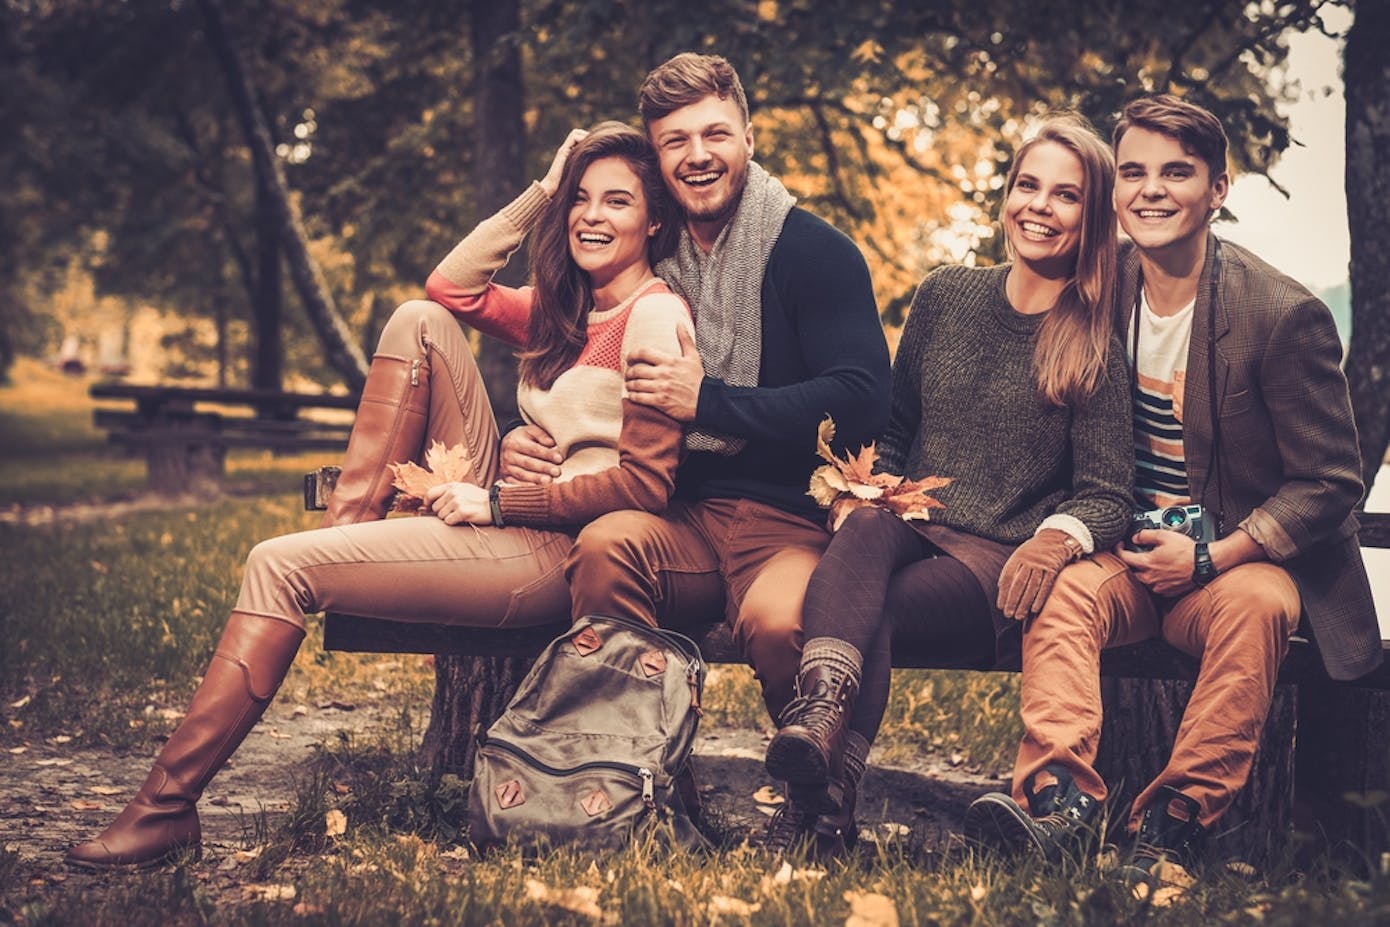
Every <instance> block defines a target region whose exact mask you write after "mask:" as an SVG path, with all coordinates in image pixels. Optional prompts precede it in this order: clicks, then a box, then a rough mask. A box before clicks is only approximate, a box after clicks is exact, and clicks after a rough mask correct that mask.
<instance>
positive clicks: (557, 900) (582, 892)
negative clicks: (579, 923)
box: [526, 879, 604, 920]
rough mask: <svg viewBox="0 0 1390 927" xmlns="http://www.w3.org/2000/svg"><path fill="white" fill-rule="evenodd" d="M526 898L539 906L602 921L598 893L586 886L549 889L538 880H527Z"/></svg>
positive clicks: (602, 915) (602, 912) (596, 890)
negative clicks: (546, 906) (545, 905)
mask: <svg viewBox="0 0 1390 927" xmlns="http://www.w3.org/2000/svg"><path fill="white" fill-rule="evenodd" d="M526 897H527V898H529V899H531V900H532V901H535V902H538V903H540V904H547V905H550V906H551V907H554V908H560V909H562V910H565V911H572V912H574V913H575V914H582V915H584V916H585V917H591V918H593V919H594V920H604V911H603V908H601V907H599V904H598V898H599V891H598V889H596V888H591V887H589V886H587V885H578V886H575V887H574V888H551V887H550V886H549V885H546V884H545V883H544V882H542V881H540V880H539V879H527V880H526Z"/></svg>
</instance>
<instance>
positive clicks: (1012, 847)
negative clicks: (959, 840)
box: [962, 793, 1043, 858]
mask: <svg viewBox="0 0 1390 927" xmlns="http://www.w3.org/2000/svg"><path fill="white" fill-rule="evenodd" d="M962 836H964V837H965V841H966V842H967V843H969V844H972V845H974V846H977V847H980V848H981V849H984V850H986V851H988V852H991V853H995V854H997V855H999V856H1002V857H1005V858H1013V857H1017V856H1022V855H1023V854H1025V853H1042V852H1043V847H1042V846H1040V845H1039V844H1038V840H1037V836H1036V835H1035V834H1034V833H1033V821H1032V819H1031V818H1029V817H1028V813H1027V812H1026V811H1024V810H1023V809H1022V808H1020V807H1019V806H1018V805H1017V804H1015V803H1014V802H1013V801H1012V800H1011V799H1010V798H1009V797H1008V796H1006V795H1002V794H997V793H990V794H988V795H982V796H980V797H979V798H977V799H975V801H973V802H971V803H970V807H969V808H967V809H966V811H965V822H964V826H963V827H962Z"/></svg>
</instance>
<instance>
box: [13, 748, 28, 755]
mask: <svg viewBox="0 0 1390 927" xmlns="http://www.w3.org/2000/svg"><path fill="white" fill-rule="evenodd" d="M10 752H11V753H13V754H14V755H15V756H19V754H21V753H28V752H29V748H28V747H11V748H10Z"/></svg>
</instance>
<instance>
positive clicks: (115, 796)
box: [0, 704, 1004, 885]
mask: <svg viewBox="0 0 1390 927" xmlns="http://www.w3.org/2000/svg"><path fill="white" fill-rule="evenodd" d="M385 713H386V710H385V709H383V708H380V707H379V706H374V705H365V706H363V707H359V708H358V709H356V710H353V711H341V710H338V709H335V708H311V709H308V710H307V711H306V710H305V709H304V708H303V707H299V708H295V707H294V706H291V705H288V704H286V705H275V706H272V708H271V710H270V711H269V712H268V713H267V715H266V718H265V719H264V720H263V721H262V722H261V723H260V724H259V725H257V727H256V729H255V730H254V731H252V733H251V735H250V736H249V737H248V738H247V740H246V742H245V743H244V744H243V745H242V747H241V749H240V750H238V751H237V753H236V755H235V757H234V758H233V762H232V763H231V764H230V765H229V766H228V767H227V768H226V769H225V770H224V771H223V772H222V773H221V774H220V775H219V776H218V777H217V778H216V779H215V780H214V781H213V783H212V785H211V786H210V787H209V788H208V791H207V794H206V795H205V796H204V798H203V801H202V802H201V804H200V805H199V810H200V813H201V817H202V825H203V840H204V852H205V863H204V865H213V866H215V865H217V864H218V861H219V860H225V859H227V858H228V857H232V856H234V854H235V852H236V851H237V850H239V849H242V848H244V847H245V846H246V845H247V844H248V842H250V840H251V837H252V835H253V834H254V827H255V817H256V815H258V814H262V813H263V814H264V815H266V817H267V819H270V820H271V821H273V819H274V817H275V816H276V815H280V814H284V813H285V812H286V811H287V810H288V809H289V807H290V804H291V802H292V801H293V800H294V795H295V786H296V780H297V779H302V778H303V776H304V775H305V772H306V769H307V764H308V762H309V760H310V759H311V758H312V756H313V754H314V747H315V745H316V744H319V743H324V742H327V741H329V740H331V739H334V738H336V737H337V736H338V734H339V732H340V731H344V730H346V731H352V732H356V733H360V734H370V733H371V732H372V731H373V729H381V728H383V727H384V725H385V724H386V718H385V717H384V716H385ZM767 736H768V733H767V732H763V731H757V730H748V729H723V730H720V729H709V730H706V731H705V732H704V733H703V735H702V736H701V739H700V741H699V743H698V745H697V747H696V759H695V772H696V780H697V782H698V784H699V785H700V787H701V793H702V796H703V799H704V801H705V803H706V806H707V807H709V808H712V809H714V810H715V811H716V812H717V813H718V814H719V815H720V816H721V817H723V818H724V820H726V821H728V822H729V823H730V824H732V825H734V826H743V827H747V828H748V829H749V830H750V831H752V830H754V829H757V828H760V827H761V826H762V823H763V822H764V821H766V820H767V816H768V815H769V814H770V813H771V811H772V809H773V807H775V804H774V803H764V802H760V801H759V800H758V799H760V798H766V797H768V795H769V794H770V793H771V792H775V791H776V788H777V784H776V783H775V782H773V781H772V780H771V779H770V778H769V777H768V776H767V774H766V772H765V771H764V769H763V766H762V758H763V752H764V749H765V747H766V744H767ZM150 759H151V757H150V756H149V755H148V754H144V755H141V754H137V755H124V756H123V755H117V754H115V753H113V752H111V751H104V750H97V749H90V748H82V749H72V748H69V747H68V746H67V745H65V744H55V743H51V742H43V743H36V744H33V745H31V746H29V747H26V748H24V750H23V752H20V753H13V752H11V753H7V754H6V755H4V756H3V758H2V759H0V846H3V847H4V848H5V850H6V851H7V852H9V853H15V854H18V856H19V859H20V867H19V869H20V872H21V873H22V875H23V877H24V878H26V879H28V880H29V881H30V882H31V884H35V885H37V884H39V883H42V882H50V883H53V884H56V883H61V882H65V881H68V880H69V879H74V878H75V879H83V878H90V877H89V876H84V875H83V874H81V873H78V872H76V871H74V870H70V869H68V867H66V866H65V865H64V864H63V862H62V854H63V851H64V850H65V849H66V848H67V847H68V846H69V845H71V844H73V843H76V842H80V841H81V840H84V839H87V838H89V837H91V836H93V835H94V834H96V833H97V832H98V831H99V830H100V829H101V828H102V827H103V826H105V825H106V824H107V823H109V822H110V820H111V819H112V817H114V816H115V815H116V814H117V813H118V812H119V811H120V809H121V808H122V807H123V805H124V803H125V801H126V800H128V798H129V797H130V796H131V795H132V794H133V793H134V792H135V790H136V789H137V788H138V787H139V785H140V782H141V781H142V779H143V778H144V775H145V773H146V772H147V771H148V768H149V763H150ZM1003 785H1004V783H1002V782H999V781H996V780H990V779H982V778H979V777H972V776H968V775H963V774H961V773H959V772H958V771H956V770H953V769H951V768H950V767H949V766H945V765H943V764H942V762H941V761H939V760H938V759H936V758H934V757H931V756H923V757H921V758H919V760H918V761H917V762H915V763H913V764H911V765H909V766H906V767H884V766H874V767H872V768H871V769H870V771H869V773H868V774H867V776H866V777H865V781H864V784H863V789H862V793H861V796H860V800H859V812H860V813H859V817H860V826H861V831H862V832H864V833H866V834H873V835H874V837H875V839H881V840H894V839H911V840H912V841H913V842H914V843H915V844H916V845H918V846H921V847H924V848H926V849H943V848H944V847H945V846H946V845H947V843H948V842H949V840H950V835H951V833H952V832H953V831H958V830H959V824H960V816H961V814H962V813H963V811H964V808H965V806H966V805H967V804H968V803H969V801H970V800H971V799H972V798H973V797H974V796H976V795H979V794H981V793H983V792H986V791H989V790H991V789H996V788H1000V787H1002V786H1003Z"/></svg>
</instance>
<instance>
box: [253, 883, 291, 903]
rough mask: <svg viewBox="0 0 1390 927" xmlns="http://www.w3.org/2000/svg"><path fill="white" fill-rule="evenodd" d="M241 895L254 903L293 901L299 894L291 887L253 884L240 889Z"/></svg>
mask: <svg viewBox="0 0 1390 927" xmlns="http://www.w3.org/2000/svg"><path fill="white" fill-rule="evenodd" d="M242 892H243V894H244V895H245V896H246V897H247V898H250V899H252V900H256V901H293V900H294V898H295V896H296V895H298V894H299V892H298V890H297V889H295V887H294V886H293V885H277V884H273V883H265V882H253V883H251V884H250V885H246V886H243V887H242Z"/></svg>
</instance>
